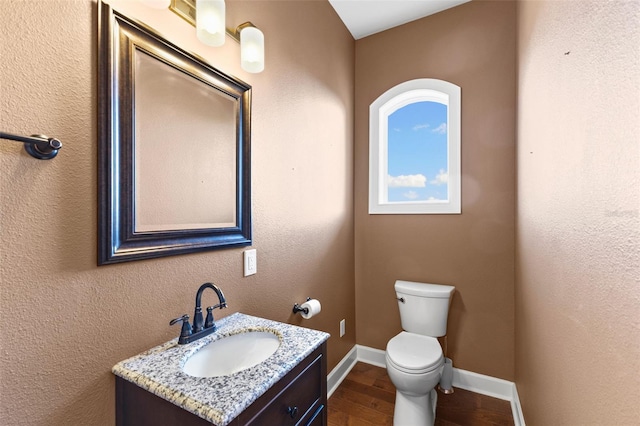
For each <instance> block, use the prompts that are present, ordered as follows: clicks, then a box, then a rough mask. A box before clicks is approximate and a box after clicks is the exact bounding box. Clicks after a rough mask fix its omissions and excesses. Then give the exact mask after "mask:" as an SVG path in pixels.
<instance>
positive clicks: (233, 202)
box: [98, 4, 251, 265]
mask: <svg viewBox="0 0 640 426" xmlns="http://www.w3.org/2000/svg"><path fill="white" fill-rule="evenodd" d="M99 22H100V31H99V38H100V40H99V45H100V52H99V71H100V72H99V81H98V86H99V117H98V120H99V129H100V134H99V143H100V150H99V167H98V170H99V197H100V198H99V204H100V206H99V212H100V217H99V222H100V223H99V231H100V232H99V249H98V264H101V265H102V264H108V263H116V262H123V261H129V260H137V259H146V258H152V257H159V256H169V255H176V254H183V253H189V252H195V251H202V250H212V249H219V248H226V247H237V246H246V245H250V244H251V209H250V207H251V204H250V195H251V189H250V141H251V139H250V111H251V87H250V86H248V85H247V84H246V83H244V82H242V81H240V80H238V79H235V78H233V77H231V76H228V75H225V74H223V73H222V72H220V71H218V70H217V69H215V68H213V67H212V66H211V65H209V64H208V63H206V62H205V61H204V60H203V59H201V58H199V57H197V56H195V55H193V54H191V53H188V52H185V51H184V50H182V49H180V48H179V47H177V46H175V45H172V44H171V43H170V42H168V41H167V40H165V39H163V38H162V37H161V36H160V35H158V34H156V33H155V32H153V31H152V30H150V29H149V28H147V27H145V26H144V25H143V24H141V23H139V22H135V21H133V20H130V19H128V18H127V17H125V16H122V15H120V14H119V13H118V12H115V11H113V10H112V9H111V8H110V7H109V6H108V5H106V4H101V6H100V17H99Z"/></svg>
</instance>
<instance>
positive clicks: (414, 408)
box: [385, 281, 454, 426]
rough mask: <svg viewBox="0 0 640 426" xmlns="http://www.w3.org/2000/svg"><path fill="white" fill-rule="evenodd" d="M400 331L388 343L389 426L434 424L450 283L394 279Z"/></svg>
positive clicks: (451, 289) (427, 425) (451, 290)
mask: <svg viewBox="0 0 640 426" xmlns="http://www.w3.org/2000/svg"><path fill="white" fill-rule="evenodd" d="M394 287H395V290H396V296H397V300H398V307H399V310H400V319H401V322H402V328H403V331H401V332H400V333H399V334H398V335H396V336H395V337H393V338H392V339H391V340H389V342H388V343H387V349H386V352H385V363H386V366H387V374H388V375H389V378H390V379H391V382H392V383H393V385H394V386H395V387H396V403H395V408H394V413H393V424H394V426H433V424H434V422H435V413H436V402H437V393H436V391H435V387H436V385H437V384H438V383H439V382H440V378H441V377H442V372H443V370H444V365H445V358H444V355H443V353H442V348H441V347H440V343H439V342H438V339H437V337H441V336H444V335H445V334H446V330H447V315H448V312H449V301H450V299H451V295H452V294H453V291H454V287H452V286H445V285H437V284H425V283H415V282H410V281H396V283H395V286H394Z"/></svg>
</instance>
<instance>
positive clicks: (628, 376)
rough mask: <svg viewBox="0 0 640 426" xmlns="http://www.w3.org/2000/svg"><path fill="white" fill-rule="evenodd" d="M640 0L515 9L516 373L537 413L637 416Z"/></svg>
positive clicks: (571, 419) (532, 415) (575, 417)
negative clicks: (516, 22) (516, 181)
mask: <svg viewBox="0 0 640 426" xmlns="http://www.w3.org/2000/svg"><path fill="white" fill-rule="evenodd" d="M639 24H640V3H638V2H635V1H632V2H620V1H616V2H600V1H580V2H574V1H560V2H559V1H522V2H520V3H519V10H518V27H519V30H518V39H519V42H518V52H519V55H518V64H519V83H518V90H519V102H518V111H519V117H518V236H517V241H518V243H517V259H518V261H517V275H516V313H517V316H516V383H517V386H518V392H519V395H520V398H521V402H522V407H523V411H524V415H525V418H526V420H527V424H529V425H533V426H535V425H550V424H556V425H625V426H626V425H637V424H639V422H640V404H639V403H638V401H640V374H638V373H639V372H640V327H639V325H640V25H639Z"/></svg>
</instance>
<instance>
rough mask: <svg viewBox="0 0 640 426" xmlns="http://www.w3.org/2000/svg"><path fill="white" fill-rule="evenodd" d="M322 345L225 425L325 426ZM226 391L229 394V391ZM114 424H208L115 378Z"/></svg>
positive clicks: (325, 370)
mask: <svg viewBox="0 0 640 426" xmlns="http://www.w3.org/2000/svg"><path fill="white" fill-rule="evenodd" d="M326 345H327V344H326V342H323V343H322V344H321V345H320V346H319V347H318V348H317V349H316V350H314V351H313V352H312V353H311V354H310V355H309V356H307V357H306V358H305V359H304V360H302V361H301V362H300V363H299V364H298V365H296V366H295V367H294V368H293V369H292V370H291V371H290V372H289V373H287V374H286V375H285V376H284V377H283V378H282V379H280V380H279V381H278V382H277V383H276V384H275V385H273V386H272V387H271V388H270V389H269V390H267V392H265V393H264V394H263V395H262V396H260V397H259V398H258V399H257V400H256V401H254V402H253V403H252V404H251V405H250V406H249V407H247V408H246V409H245V410H244V411H243V412H242V413H240V414H239V415H238V416H237V417H236V418H235V419H233V420H232V421H231V422H230V423H229V425H230V426H244V425H251V426H263V425H269V426H271V425H274V426H275V425H277V426H326V425H327V360H326ZM229 392H233V389H230V390H229ZM116 424H117V425H118V426H146V425H149V426H151V425H153V426H155V425H179V426H183V425H184V426H189V425H194V426H200V425H211V423H209V422H208V421H206V420H204V419H202V418H200V417H198V416H196V415H195V414H192V413H190V412H188V411H186V410H184V409H182V408H181V407H179V406H178V405H175V404H173V403H171V402H168V401H166V400H164V399H162V398H160V397H158V396H156V395H154V394H152V393H151V392H148V391H146V390H144V389H142V388H141V387H139V386H137V385H135V384H133V383H131V382H129V381H127V380H124V379H122V378H120V377H117V376H116Z"/></svg>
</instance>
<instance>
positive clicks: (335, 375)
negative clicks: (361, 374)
mask: <svg viewBox="0 0 640 426" xmlns="http://www.w3.org/2000/svg"><path fill="white" fill-rule="evenodd" d="M356 362H358V353H357V349H356V346H354V347H353V348H351V350H350V351H349V352H348V353H347V354H346V355H345V356H344V358H342V360H341V361H340V362H339V363H338V365H336V366H335V368H334V369H333V370H331V372H330V373H329V374H328V375H327V398H331V395H333V392H335V390H336V389H338V386H340V383H342V381H343V380H344V378H345V377H347V374H349V372H350V371H351V369H352V368H353V366H354V365H356Z"/></svg>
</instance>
